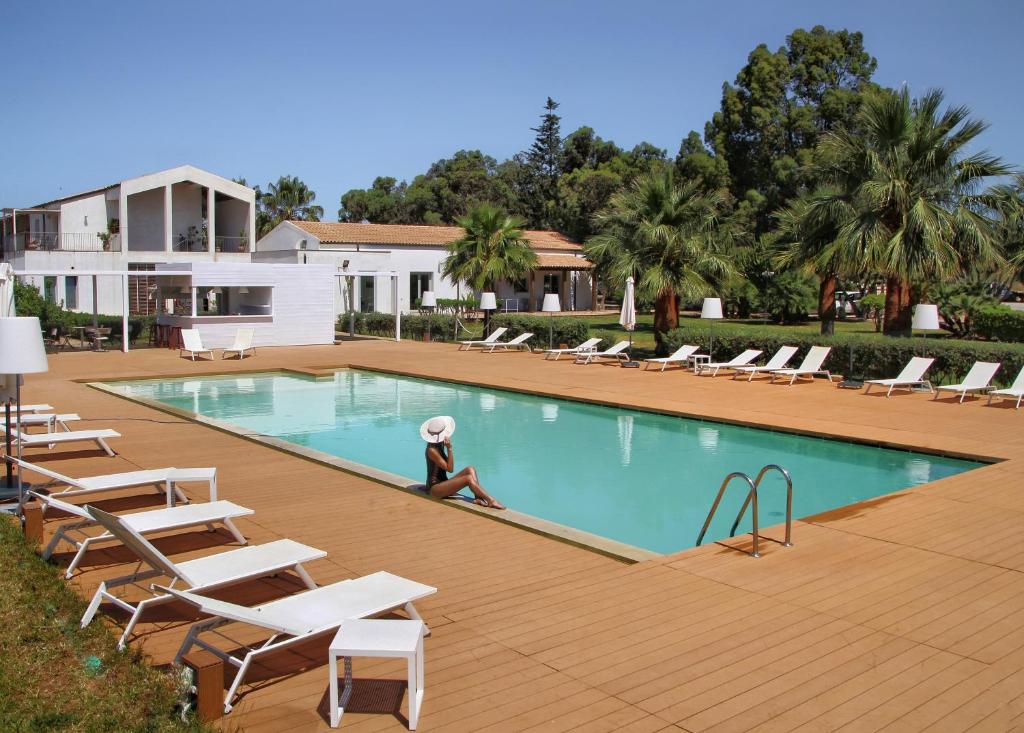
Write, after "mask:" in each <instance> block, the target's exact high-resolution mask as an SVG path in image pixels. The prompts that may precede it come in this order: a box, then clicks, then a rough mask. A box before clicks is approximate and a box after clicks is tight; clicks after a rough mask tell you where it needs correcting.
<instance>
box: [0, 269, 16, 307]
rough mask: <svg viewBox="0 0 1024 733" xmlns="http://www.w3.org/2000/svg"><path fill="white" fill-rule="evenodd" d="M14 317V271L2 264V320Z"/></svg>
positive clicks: (0, 301) (0, 280) (0, 285)
mask: <svg viewBox="0 0 1024 733" xmlns="http://www.w3.org/2000/svg"><path fill="white" fill-rule="evenodd" d="M13 315H14V269H13V268H12V267H11V266H10V264H8V263H6V262H0V318H8V317H10V316H13Z"/></svg>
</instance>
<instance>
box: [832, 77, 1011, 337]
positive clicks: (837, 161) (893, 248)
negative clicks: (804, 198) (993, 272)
mask: <svg viewBox="0 0 1024 733" xmlns="http://www.w3.org/2000/svg"><path fill="white" fill-rule="evenodd" d="M942 102H943V95H942V92H941V91H931V92H928V93H927V94H925V95H924V96H923V97H921V98H920V99H917V100H913V101H912V100H911V99H910V96H909V94H908V92H907V91H906V90H905V89H904V90H903V91H901V92H899V93H895V92H885V93H880V94H877V95H873V96H869V97H867V98H866V99H865V101H864V104H863V106H862V108H861V111H860V113H859V115H858V119H857V125H856V132H853V131H850V130H838V131H835V132H831V133H828V134H827V135H826V136H825V137H824V138H823V139H822V142H821V143H820V145H819V147H818V150H817V153H818V155H817V156H816V157H817V160H816V163H815V164H813V166H812V174H813V175H814V176H815V177H816V179H817V180H820V181H823V182H824V183H826V184H829V185H832V186H834V187H835V188H837V189H838V190H839V191H840V192H841V195H840V196H838V197H836V198H837V199H838V200H840V201H842V202H843V203H844V204H845V205H846V206H848V207H849V209H850V211H851V212H852V216H850V217H849V218H848V219H847V220H846V221H844V222H843V223H842V225H841V226H840V228H839V231H838V234H837V237H836V240H835V241H834V242H833V249H834V250H835V252H836V253H837V256H839V257H841V258H843V259H846V260H847V264H848V265H849V266H851V267H852V268H865V267H870V268H873V269H875V270H877V271H878V272H880V273H882V274H883V275H884V276H885V277H886V301H885V316H884V326H883V330H884V332H885V333H888V334H891V335H910V321H911V306H912V305H913V304H914V303H915V302H917V300H918V298H919V293H920V291H921V289H922V288H923V287H924V286H925V285H926V284H927V283H928V282H931V281H942V280H947V279H949V278H952V277H955V276H957V275H959V274H961V273H962V272H964V271H966V270H968V269H971V268H972V267H974V266H975V265H977V264H979V263H992V264H995V263H998V262H1000V261H1001V257H1000V253H999V247H998V244H997V243H996V242H995V240H994V238H993V236H992V231H991V226H990V222H989V221H988V220H987V219H986V218H985V217H984V216H983V214H982V213H981V210H982V207H981V205H980V203H981V200H980V197H979V195H978V193H979V191H978V189H979V187H980V185H981V183H982V182H983V181H984V179H986V178H988V177H990V176H1000V175H1005V174H1006V173H1008V172H1009V168H1008V167H1007V166H1006V165H1005V164H1004V163H1003V162H1002V161H1001V160H1000V159H999V158H997V157H995V156H992V155H990V154H988V153H985V152H980V153H974V154H972V155H967V154H966V152H965V150H966V148H967V147H968V146H970V145H971V144H972V143H973V142H974V140H975V139H976V138H977V137H978V135H980V134H981V133H982V132H984V130H985V129H986V125H985V124H984V123H982V122H980V121H977V120H973V119H970V118H969V116H968V115H969V112H968V110H967V109H966V108H965V107H950V108H947V109H946V110H944V111H943V110H941V109H940V108H941V107H942Z"/></svg>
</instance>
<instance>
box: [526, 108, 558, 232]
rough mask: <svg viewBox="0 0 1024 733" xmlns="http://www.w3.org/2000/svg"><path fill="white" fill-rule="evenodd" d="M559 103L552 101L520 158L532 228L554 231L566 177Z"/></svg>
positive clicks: (527, 210) (528, 214)
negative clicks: (560, 182)
mask: <svg viewBox="0 0 1024 733" xmlns="http://www.w3.org/2000/svg"><path fill="white" fill-rule="evenodd" d="M557 109H558V102H556V101H555V100H553V99H552V98H551V97H548V101H547V104H545V105H544V114H543V115H541V122H540V125H539V126H538V127H531V128H530V129H531V130H533V131H534V132H535V133H536V137H535V138H534V140H533V144H532V145H531V146H530V149H529V150H527V151H525V152H523V153H520V154H519V155H518V156H516V157H517V159H518V161H519V163H520V165H521V166H522V176H521V179H522V181H521V192H520V196H521V200H522V202H523V203H524V204H525V206H524V208H525V209H526V213H527V216H528V218H529V220H530V224H532V225H533V226H534V227H537V228H540V229H553V228H555V226H556V224H557V219H558V213H559V210H560V208H561V207H560V205H559V197H558V178H559V176H561V175H562V133H561V122H562V118H561V117H559V116H558V115H557V114H556V113H555V110H557Z"/></svg>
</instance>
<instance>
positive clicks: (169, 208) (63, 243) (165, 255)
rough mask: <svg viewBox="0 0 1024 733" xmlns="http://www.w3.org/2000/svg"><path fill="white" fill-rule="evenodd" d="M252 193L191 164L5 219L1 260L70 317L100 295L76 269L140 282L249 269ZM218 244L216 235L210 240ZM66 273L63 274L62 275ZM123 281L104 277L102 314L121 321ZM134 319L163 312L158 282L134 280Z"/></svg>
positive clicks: (0, 218) (0, 226)
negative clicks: (197, 266)
mask: <svg viewBox="0 0 1024 733" xmlns="http://www.w3.org/2000/svg"><path fill="white" fill-rule="evenodd" d="M255 230H256V193H255V191H254V190H253V189H251V188H248V187H246V186H242V185H240V184H238V183H235V182H234V181H231V180H229V179H227V178H222V177H221V176H217V175H214V174H213V173H209V172H207V171H203V170H200V169H199V168H195V167H193V166H190V165H183V166H179V167H177V168H171V169H169V170H164V171H160V172H158V173H151V174H149V175H145V176H139V177H137V178H129V179H127V180H124V181H121V182H119V183H114V184H112V185H109V186H104V187H102V188H96V189H93V190H91V191H84V192H82V193H79V194H75V195H72V196H65V197H62V198H59V199H55V200H53V201H47V202H45V203H42V204H38V205H35V206H31V207H27V208H9V209H2V210H0V244H2V247H0V250H2V258H0V259H2V261H6V262H9V263H10V264H11V265H12V266H13V267H14V269H15V271H16V272H30V273H47V272H53V273H55V274H53V275H45V274H44V275H36V276H30V277H27V278H26V280H27V281H28V282H31V283H33V284H35V285H36V286H37V287H39V288H40V290H41V291H42V292H43V293H44V294H45V295H46V296H47V297H48V298H50V299H52V300H55V301H59V302H62V303H63V304H64V306H65V307H66V308H68V309H69V310H76V311H86V312H88V311H92V310H93V305H94V304H93V288H92V287H91V285H87V283H86V282H85V280H88V279H90V278H80V277H78V276H76V275H68V274H66V273H67V272H69V271H71V270H80V271H83V272H90V273H95V272H100V273H102V272H104V271H111V272H112V273H116V272H123V271H127V270H132V271H136V270H137V271H140V272H142V273H144V272H146V271H151V270H154V269H155V268H156V265H157V263H169V264H174V263H191V262H216V261H225V262H249V261H250V258H251V253H252V249H253V246H252V245H253V239H254V238H253V236H252V234H253V232H254V231H255ZM211 235H212V236H211ZM57 273H59V274H57ZM123 282H124V279H122V278H119V277H101V278H99V280H98V285H97V291H96V292H97V302H96V304H95V305H96V310H97V311H98V312H100V313H108V314H114V313H121V311H122V308H123V305H122V304H123V302H124V294H123V293H122V288H123V285H122V283H123ZM127 282H128V283H129V286H128V287H129V293H128V303H129V307H130V312H131V313H132V314H133V315H135V314H141V315H149V314H153V313H156V312H157V308H158V299H157V296H156V287H155V285H156V282H155V279H154V278H149V277H144V276H140V277H131V278H128V279H127Z"/></svg>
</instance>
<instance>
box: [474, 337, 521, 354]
mask: <svg viewBox="0 0 1024 733" xmlns="http://www.w3.org/2000/svg"><path fill="white" fill-rule="evenodd" d="M532 338H533V334H532V333H521V334H519V335H518V336H516V337H515V338H514V339H511V340H509V341H495V342H494V343H492V344H487V345H486V346H484V347H482V348H481V351H486V352H487V353H489V354H493V353H494V350H495V349H502V350H503V351H511V350H512V349H516V350H517V351H522V350H523V349H525V350H526V351H530V352H532V351H533V349H531V348H530V345H529V344H528V343H526V342H527V341H529V340H530V339H532Z"/></svg>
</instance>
